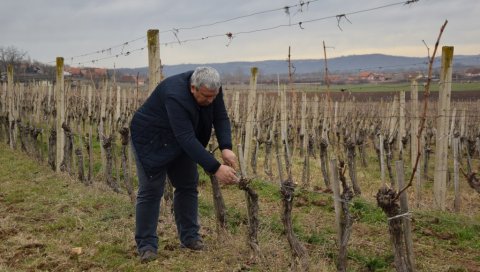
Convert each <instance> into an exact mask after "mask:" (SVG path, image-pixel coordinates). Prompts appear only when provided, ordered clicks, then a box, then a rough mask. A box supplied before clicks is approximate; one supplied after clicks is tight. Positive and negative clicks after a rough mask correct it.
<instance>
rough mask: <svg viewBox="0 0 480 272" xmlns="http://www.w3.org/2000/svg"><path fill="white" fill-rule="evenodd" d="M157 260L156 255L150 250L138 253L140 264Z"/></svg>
mask: <svg viewBox="0 0 480 272" xmlns="http://www.w3.org/2000/svg"><path fill="white" fill-rule="evenodd" d="M156 259H157V253H156V252H153V251H151V250H145V251H143V252H141V253H140V262H141V263H148V262H151V261H154V260H156Z"/></svg>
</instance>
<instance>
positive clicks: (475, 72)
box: [465, 68, 480, 78]
mask: <svg viewBox="0 0 480 272" xmlns="http://www.w3.org/2000/svg"><path fill="white" fill-rule="evenodd" d="M465 77H468V78H476V77H480V68H469V69H467V70H466V71H465Z"/></svg>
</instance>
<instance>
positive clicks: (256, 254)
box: [238, 144, 261, 263]
mask: <svg viewBox="0 0 480 272" xmlns="http://www.w3.org/2000/svg"><path fill="white" fill-rule="evenodd" d="M238 157H239V162H240V172H241V176H240V181H239V183H238V187H239V188H240V189H241V190H243V191H245V198H246V200H247V210H248V242H247V243H248V245H249V246H250V249H251V250H252V257H251V260H252V262H254V263H255V262H257V260H258V259H259V258H260V257H261V252H260V246H259V245H258V236H257V233H258V226H259V220H258V194H257V193H256V192H255V190H253V189H252V188H251V186H250V181H251V179H247V163H246V160H245V156H244V154H243V152H242V145H241V144H238Z"/></svg>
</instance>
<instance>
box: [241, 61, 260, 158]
mask: <svg viewBox="0 0 480 272" xmlns="http://www.w3.org/2000/svg"><path fill="white" fill-rule="evenodd" d="M250 72H251V75H250V89H249V91H248V101H247V103H248V104H247V120H246V123H245V144H244V150H243V154H244V155H245V157H244V159H245V162H249V161H250V160H251V157H250V156H251V152H250V150H251V149H252V148H251V144H252V138H253V129H254V127H255V124H254V122H255V109H256V102H255V100H256V98H257V76H258V68H257V67H252V69H250ZM246 167H247V166H246Z"/></svg>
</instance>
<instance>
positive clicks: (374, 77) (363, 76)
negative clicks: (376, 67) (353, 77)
mask: <svg viewBox="0 0 480 272" xmlns="http://www.w3.org/2000/svg"><path fill="white" fill-rule="evenodd" d="M358 77H359V79H360V80H361V81H368V82H382V81H385V80H387V77H386V76H385V75H384V74H380V73H373V72H367V71H364V72H360V73H359V74H358Z"/></svg>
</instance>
